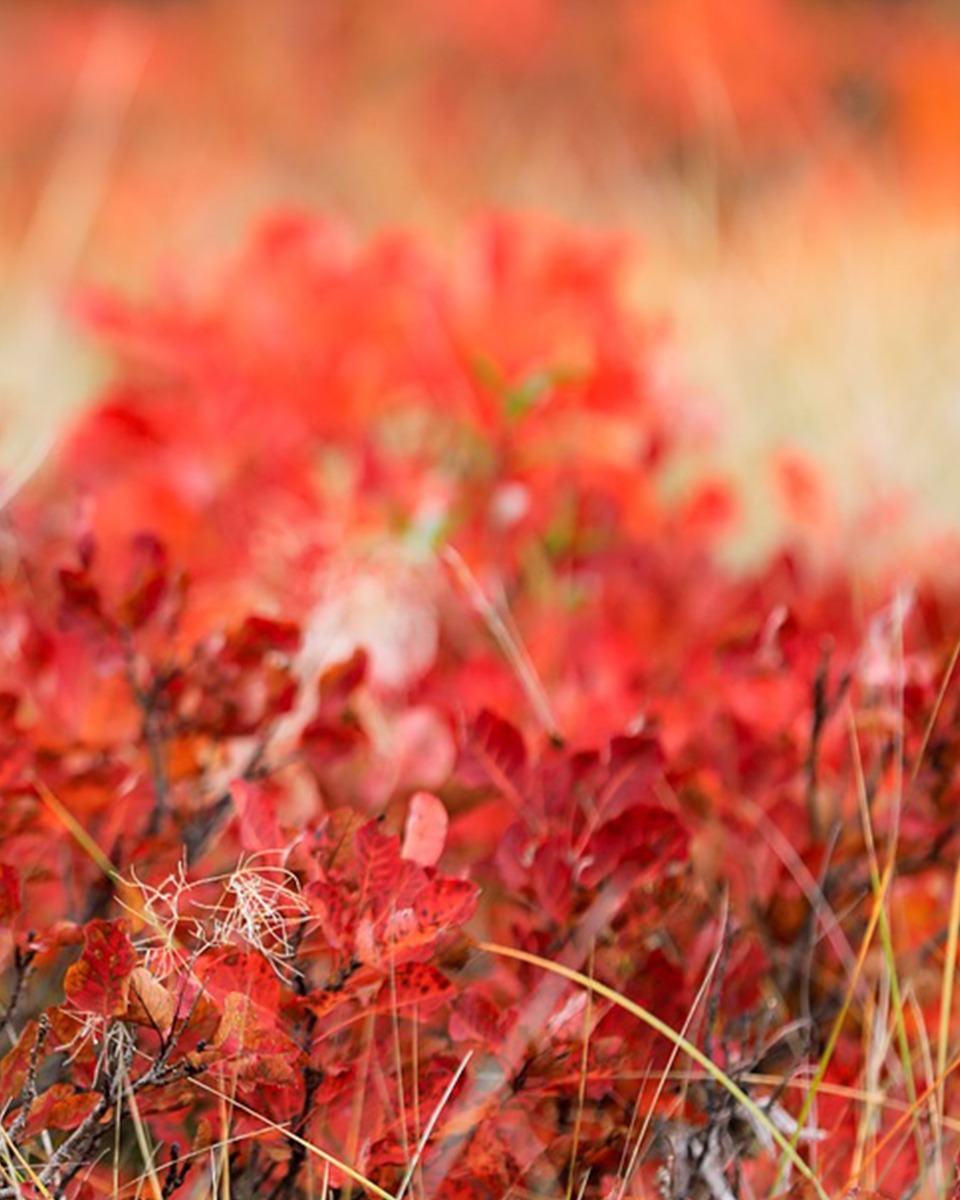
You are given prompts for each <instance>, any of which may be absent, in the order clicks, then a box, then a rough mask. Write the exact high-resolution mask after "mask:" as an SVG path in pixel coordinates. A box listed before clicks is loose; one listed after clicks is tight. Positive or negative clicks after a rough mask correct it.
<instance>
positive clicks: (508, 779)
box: [457, 709, 527, 807]
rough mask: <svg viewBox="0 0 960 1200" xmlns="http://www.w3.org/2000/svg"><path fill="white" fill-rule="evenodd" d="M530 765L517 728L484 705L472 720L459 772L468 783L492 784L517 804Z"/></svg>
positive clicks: (464, 781) (520, 798)
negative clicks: (474, 719)
mask: <svg viewBox="0 0 960 1200" xmlns="http://www.w3.org/2000/svg"><path fill="white" fill-rule="evenodd" d="M526 766H527V748H526V746H525V745H524V742H523V738H522V737H521V736H520V734H519V733H518V732H517V730H516V729H515V728H514V727H513V726H512V725H511V724H509V722H507V721H504V720H503V719H502V718H501V717H498V716H496V715H495V714H494V713H492V712H489V711H488V710H486V709H484V711H483V712H481V713H480V715H479V716H478V717H477V719H476V721H474V723H473V728H472V729H471V730H470V733H469V736H468V737H467V741H466V744H465V745H464V747H463V749H462V751H461V755H460V762H459V764H458V767H457V774H458V776H459V778H460V780H461V781H462V782H463V783H464V784H466V786H467V787H473V788H483V787H493V788H494V789H495V790H496V791H498V792H499V793H500V794H501V795H503V796H506V797H507V798H508V799H509V800H511V801H512V802H513V803H514V804H515V805H517V806H518V807H519V806H520V804H521V801H522V796H521V788H522V785H523V777H524V774H525V772H526Z"/></svg>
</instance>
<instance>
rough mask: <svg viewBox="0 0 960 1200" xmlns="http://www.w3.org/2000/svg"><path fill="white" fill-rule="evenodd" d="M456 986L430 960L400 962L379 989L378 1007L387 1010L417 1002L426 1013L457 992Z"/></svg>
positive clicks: (418, 1006) (420, 1009) (421, 1010)
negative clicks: (425, 961)
mask: <svg viewBox="0 0 960 1200" xmlns="http://www.w3.org/2000/svg"><path fill="white" fill-rule="evenodd" d="M454 990H455V989H454V986H453V984H452V983H451V982H450V980H449V979H448V978H447V977H446V975H444V974H443V973H442V972H441V971H438V970H437V968H436V967H434V966H432V965H431V964H430V963H418V962H407V963H399V964H398V965H397V966H396V967H394V968H393V972H392V976H391V978H390V979H388V980H386V982H385V983H384V984H383V986H382V987H381V989H380V991H379V992H378V993H377V1001H376V1004H377V1008H378V1009H380V1010H382V1011H384V1012H393V1011H394V1010H395V1009H399V1008H407V1007H409V1006H412V1005H414V1004H415V1005H416V1006H417V1008H418V1010H419V1012H421V1013H424V1012H427V1011H429V1010H430V1009H432V1008H435V1007H436V1006H437V1005H438V1004H440V1003H441V1002H442V1001H443V1000H446V999H447V998H448V997H449V996H452V995H453V993H454Z"/></svg>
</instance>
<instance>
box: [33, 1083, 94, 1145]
mask: <svg viewBox="0 0 960 1200" xmlns="http://www.w3.org/2000/svg"><path fill="white" fill-rule="evenodd" d="M100 1099H101V1097H100V1095H99V1093H97V1092H78V1091H76V1090H75V1089H74V1087H73V1085H72V1084H69V1083H55V1084H53V1085H52V1086H51V1087H48V1088H47V1090H46V1091H45V1092H44V1093H43V1095H42V1096H39V1097H38V1098H37V1099H36V1100H35V1101H34V1103H33V1104H32V1105H31V1108H30V1116H29V1119H28V1121H27V1128H26V1130H25V1134H26V1136H27V1137H28V1138H29V1137H35V1136H36V1135H37V1134H39V1133H41V1132H42V1131H43V1130H44V1129H62V1130H69V1129H76V1128H77V1126H78V1125H80V1124H82V1123H83V1121H84V1120H85V1119H86V1118H87V1117H88V1116H89V1115H90V1113H91V1112H92V1111H93V1110H94V1109H95V1108H96V1107H97V1105H98V1104H99V1103H100Z"/></svg>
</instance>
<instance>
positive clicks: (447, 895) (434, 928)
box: [413, 876, 479, 935]
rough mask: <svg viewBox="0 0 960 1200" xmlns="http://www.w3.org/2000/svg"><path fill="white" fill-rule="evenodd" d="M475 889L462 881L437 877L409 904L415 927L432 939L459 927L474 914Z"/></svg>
mask: <svg viewBox="0 0 960 1200" xmlns="http://www.w3.org/2000/svg"><path fill="white" fill-rule="evenodd" d="M478 895H479V889H478V888H477V887H476V885H475V884H472V883H470V882H468V881H467V880H466V879H450V878H447V877H444V876H438V877H437V878H436V879H431V880H430V882H429V883H428V884H427V886H426V887H425V888H422V889H421V890H420V891H419V892H417V895H416V897H415V899H414V902H413V909H414V912H415V914H416V918H417V926H418V928H419V929H420V930H421V931H422V932H430V933H431V934H432V935H436V934H438V933H440V932H442V931H443V930H444V929H450V928H452V927H454V926H457V925H462V924H463V923H464V921H468V920H469V919H470V918H471V917H472V916H473V914H474V912H475V911H476V907H477V898H478Z"/></svg>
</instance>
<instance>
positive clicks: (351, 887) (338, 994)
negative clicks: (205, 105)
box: [0, 215, 960, 1200]
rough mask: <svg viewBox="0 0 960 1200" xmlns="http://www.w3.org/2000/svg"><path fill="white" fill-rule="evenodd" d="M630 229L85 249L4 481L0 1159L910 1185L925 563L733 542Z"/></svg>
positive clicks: (930, 786)
mask: <svg viewBox="0 0 960 1200" xmlns="http://www.w3.org/2000/svg"><path fill="white" fill-rule="evenodd" d="M630 253H631V252H630V247H629V246H628V245H626V244H625V243H624V242H623V241H622V240H619V239H614V238H609V237H600V236H596V235H589V236H588V235H584V234H575V233H573V232H571V231H569V230H565V229H563V228H560V227H554V226H551V225H549V224H544V223H540V224H533V223H525V222H519V221H515V220H508V219H503V218H498V219H491V220H488V221H485V222H482V223H480V224H478V225H477V226H476V227H475V228H474V230H473V232H472V234H471V236H470V237H469V238H468V239H466V240H465V242H464V244H462V245H461V246H460V247H459V249H458V250H457V251H456V253H453V254H451V255H450V256H449V257H448V258H447V259H443V258H442V257H441V256H439V255H436V254H433V253H431V252H428V250H427V249H426V248H425V247H424V246H423V245H421V244H420V243H419V242H418V241H417V240H416V239H414V238H411V237H408V236H404V235H399V234H393V235H383V236H381V237H380V238H378V239H376V240H374V241H373V242H370V243H369V244H357V243H356V242H354V241H353V240H352V239H351V238H350V237H349V236H348V235H347V234H346V233H345V232H344V231H343V230H342V229H340V228H337V227H334V226H332V225H330V224H328V223H325V222H323V221H321V220H317V219H313V218H307V217H302V216H296V215H284V216H279V217H277V218H275V219H274V220H272V221H271V222H270V223H269V224H267V225H266V226H265V227H264V228H263V229H261V231H260V232H259V234H258V235H257V236H256V237H255V238H254V239H253V241H252V243H251V244H250V246H249V247H248V248H247V249H246V250H245V251H244V252H243V253H242V254H241V255H240V256H239V257H238V259H237V260H236V261H235V262H234V263H233V265H232V266H231V267H229V268H228V269H226V270H225V272H224V274H223V276H222V278H221V279H220V280H219V281H218V282H217V283H216V284H215V285H209V284H208V283H206V282H205V283H204V284H203V285H202V286H200V285H197V284H196V283H194V282H193V281H191V282H189V283H184V284H182V285H180V286H175V285H172V284H170V285H168V288H167V290H166V291H159V292H158V294H156V295H155V296H154V297H153V298H152V299H151V300H150V301H148V302H146V303H142V304H134V303H130V302H127V301H123V300H120V299H117V298H115V297H110V296H106V295H99V294H92V293H91V294H88V295H86V296H85V297H84V298H83V300H82V303H81V305H80V312H81V315H82V317H83V319H84V320H85V321H86V322H87V323H88V326H89V327H90V329H91V330H92V332H93V334H94V335H95V336H96V337H97V338H99V339H100V340H101V342H102V343H103V344H104V345H105V346H106V347H107V348H108V349H109V352H110V354H111V356H112V359H113V363H114V366H113V369H112V379H111V382H110V383H109V384H108V386H107V387H106V389H105V390H104V392H103V394H102V395H101V396H100V397H99V399H98V401H97V403H96V404H95V405H93V406H92V407H91V409H90V411H89V413H88V415H87V416H85V417H84V419H83V420H82V421H81V422H80V423H79V425H78V426H77V427H76V429H75V430H74V431H73V433H72V434H71V436H70V437H69V439H67V440H66V442H65V443H64V445H63V446H62V449H61V451H60V452H59V454H58V457H57V461H56V462H55V463H54V464H53V465H52V466H51V467H50V469H49V470H47V471H46V472H45V474H44V476H43V478H42V479H40V480H37V481H35V483H34V484H33V485H32V486H31V487H30V489H28V490H27V491H26V492H24V493H23V494H22V495H21V496H20V497H18V499H17V500H16V502H15V503H14V504H12V505H11V506H10V507H8V509H7V511H6V512H5V514H4V526H3V540H2V553H3V561H2V567H3V569H2V579H0V590H2V594H0V630H2V645H3V648H4V653H3V655H2V659H0V673H2V679H0V737H2V743H3V748H4V754H3V757H2V760H0V761H2V766H0V789H2V804H0V823H2V824H0V831H2V838H0V919H2V923H3V924H2V927H3V941H2V948H3V949H2V954H3V996H4V1030H5V1033H6V1035H7V1037H8V1040H9V1048H7V1049H6V1052H5V1054H4V1056H3V1058H2V1060H0V1103H2V1108H3V1118H2V1129H3V1139H2V1142H0V1147H2V1164H3V1166H2V1175H3V1183H2V1184H0V1195H2V1196H3V1197H8V1196H9V1197H18V1198H19V1197H30V1198H31V1200H32V1198H36V1197H40V1196H43V1197H49V1196H55V1197H60V1196H64V1197H71V1198H74V1197H76V1198H78V1200H79V1198H83V1200H92V1198H93V1197H99V1196H111V1197H127V1196H129V1197H134V1196H139V1195H144V1194H146V1195H151V1196H154V1197H164V1198H171V1197H178V1198H180V1197H182V1198H187V1197H207V1196H211V1197H212V1196H215V1195H223V1196H227V1195H232V1196H236V1197H251V1198H252V1197H256V1198H257V1200H261V1198H264V1197H266V1198H268V1200H293V1198H294V1197H299V1196H315V1195H321V1196H346V1195H350V1194H352V1195H354V1196H360V1195H368V1196H372V1195H378V1196H384V1195H390V1196H397V1197H399V1196H401V1195H409V1196H411V1197H416V1198H420V1197H424V1198H426V1197H431V1198H432V1197H438V1198H450V1200H452V1198H454V1197H485V1198H486V1197H501V1196H503V1197H505V1196H507V1195H510V1196H517V1197H520V1196H527V1195H549V1196H557V1195H566V1196H577V1197H604V1198H613V1197H617V1198H624V1200H626V1198H627V1197H641V1196H649V1195H653V1194H659V1195H660V1196H663V1197H667V1198H670V1200H694V1198H701V1197H712V1198H713V1200H727V1198H729V1197H738V1196H743V1197H747V1196H752V1195H758V1194H761V1192H762V1191H764V1190H766V1189H771V1188H773V1187H774V1186H775V1184H778V1185H779V1186H781V1187H787V1188H790V1189H792V1194H793V1195H796V1196H800V1195H804V1196H806V1195H819V1196H821V1197H822V1196H824V1195H831V1196H833V1195H840V1194H843V1193H844V1192H845V1191H846V1189H848V1188H854V1187H855V1186H859V1185H862V1186H864V1187H866V1188H868V1189H869V1188H876V1189H878V1190H880V1191H882V1193H883V1194H886V1195H890V1196H894V1195H898V1194H912V1193H913V1191H914V1189H916V1188H917V1187H918V1186H919V1187H920V1188H925V1189H927V1191H926V1192H925V1194H929V1195H934V1194H935V1189H936V1188H937V1187H938V1186H941V1185H942V1186H946V1185H947V1184H948V1183H949V1178H948V1166H949V1162H950V1154H951V1153H952V1148H953V1133H952V1130H953V1128H954V1125H953V1123H952V1121H951V1118H950V1115H949V1114H950V1111H951V1104H952V1101H953V1097H954V1096H955V1089H954V1088H953V1085H952V1079H951V1077H950V1070H951V1069H952V1067H953V1066H954V1065H955V1063H954V1061H953V1055H954V1053H955V1050H956V1045H957V1043H956V1022H955V1020H954V1018H953V991H952V972H953V968H954V966H955V951H956V940H955V935H956V929H957V920H956V918H955V917H953V918H951V917H949V915H948V914H949V909H950V904H951V887H952V878H953V872H954V861H955V858H956V853H957V837H956V835H957V829H958V825H957V818H956V809H957V803H958V795H957V784H956V772H955V769H954V768H955V763H956V761H957V756H958V742H957V730H958V728H960V724H958V710H957V699H956V690H955V688H954V687H953V686H952V683H951V675H952V671H953V666H954V660H955V638H956V629H955V615H956V612H957V602H958V598H960V597H958V584H957V579H956V575H955V573H954V572H952V571H950V570H949V569H948V567H947V565H946V564H945V563H941V562H937V561H930V562H929V565H928V567H927V568H926V569H924V570H921V569H920V568H915V569H914V570H913V572H912V578H911V579H910V580H907V579H905V577H904V576H903V573H902V572H900V573H899V574H898V573H897V572H896V571H894V570H893V567H894V566H895V564H890V570H889V571H887V572H874V573H873V574H872V575H871V576H870V577H866V576H863V575H861V574H859V573H858V572H857V571H856V570H855V569H854V568H853V567H852V565H851V563H850V562H849V561H848V560H847V559H846V558H845V557H844V556H843V555H842V554H841V553H839V552H837V551H836V548H834V549H831V548H830V547H827V546H822V547H821V548H820V551H819V552H818V553H815V552H813V551H811V550H810V549H809V546H808V548H807V549H803V548H802V547H801V546H800V545H799V543H797V544H793V543H792V542H791V541H790V539H788V540H787V541H786V542H785V544H784V546H783V548H782V549H781V550H780V551H779V552H778V553H776V554H774V555H773V556H772V557H770V558H769V560H767V561H764V562H762V563H760V564H758V565H756V566H755V567H752V568H750V569H749V570H734V569H732V568H731V567H729V566H727V565H725V562H726V560H725V558H724V556H723V554H722V553H720V544H721V542H722V539H723V538H724V537H726V536H729V533H730V531H731V529H732V528H735V520H736V507H737V506H736V497H735V496H733V495H732V494H731V493H730V491H729V489H728V488H726V487H725V486H724V484H723V483H722V481H718V480H716V479H714V478H707V477H702V476H701V477H698V478H697V480H696V481H695V482H694V483H693V484H688V485H686V486H685V487H681V488H678V487H677V486H676V485H675V483H674V484H673V485H671V486H669V487H668V486H667V483H668V479H669V477H670V473H671V472H672V471H673V470H674V468H675V467H676V466H677V465H678V464H682V463H683V462H684V460H685V458H686V457H687V456H688V455H689V454H690V452H691V450H692V449H693V448H694V446H695V445H696V444H697V443H698V440H699V439H700V438H701V436H702V431H700V430H699V429H698V427H697V424H696V421H695V420H694V419H693V417H692V416H691V413H690V411H689V409H688V406H687V405H686V403H685V400H684V397H683V395H682V394H680V393H679V392H678V391H677V389H676V385H674V384H670V383H668V381H667V379H666V376H665V375H664V373H663V372H662V370H661V369H660V367H661V362H662V360H661V339H662V337H663V331H662V329H661V327H660V325H659V324H658V323H656V322H651V321H648V320H645V319H641V318H638V316H637V315H636V314H635V313H634V312H633V311H632V309H631V307H630V305H629V304H628V303H626V301H625V300H624V297H623V281H624V272H625V271H626V270H627V269H628V267H629V266H630V264H631V259H630ZM791 478H792V482H793V495H794V498H795V500H796V501H797V504H798V505H799V506H800V507H801V508H802V507H803V505H802V504H801V501H803V500H804V498H806V500H809V499H810V496H809V489H810V488H813V487H815V483H814V482H813V481H812V480H811V479H810V478H809V477H808V476H805V475H803V474H802V472H801V471H800V468H799V467H796V468H795V470H794V474H793V476H792V477H791ZM801 485H803V486H801ZM804 489H807V490H804ZM806 511H807V515H808V516H809V511H810V506H809V504H808V505H807V510H806ZM498 947H500V949H498ZM543 960H546V962H547V963H548V964H552V965H553V967H554V968H555V969H552V970H551V969H549V966H548V965H544V961H543ZM558 969H559V970H565V971H566V972H567V973H568V974H567V976H564V975H562V974H558V973H557V971H558ZM570 972H574V973H579V975H581V976H584V977H585V980H580V981H579V982H578V981H577V980H575V979H571V978H570V977H569V973H570ZM591 982H593V984H594V989H595V990H591V988H590V986H587V985H589V984H590V983H591ZM631 1006H632V1007H633V1011H628V1009H629V1008H630V1007H631ZM637 1006H639V1008H638V1007H637ZM645 1014H646V1016H645ZM648 1018H649V1019H648ZM658 1023H659V1024H658ZM664 1026H665V1027H666V1029H665V1028H664ZM671 1030H672V1031H673V1034H672V1035H671V1033H670V1031H671ZM678 1037H679V1038H682V1039H683V1044H682V1045H678V1041H677V1039H678ZM851 1194H854V1193H853V1192H851Z"/></svg>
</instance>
